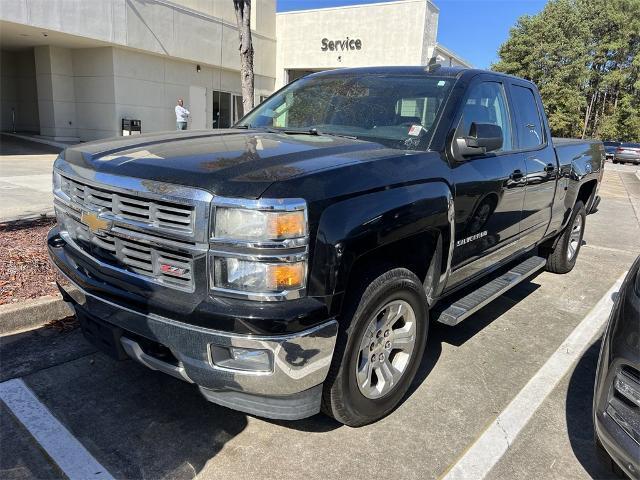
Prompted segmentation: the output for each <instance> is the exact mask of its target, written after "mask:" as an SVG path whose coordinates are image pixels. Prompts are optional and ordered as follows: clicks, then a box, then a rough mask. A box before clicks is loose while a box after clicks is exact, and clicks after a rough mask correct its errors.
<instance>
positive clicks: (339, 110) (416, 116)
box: [237, 73, 454, 150]
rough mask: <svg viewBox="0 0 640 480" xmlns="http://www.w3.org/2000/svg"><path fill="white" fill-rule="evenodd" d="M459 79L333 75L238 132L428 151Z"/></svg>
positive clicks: (269, 106) (276, 100)
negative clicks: (325, 137)
mask: <svg viewBox="0 0 640 480" xmlns="http://www.w3.org/2000/svg"><path fill="white" fill-rule="evenodd" d="M453 81H454V79H453V78H448V77H432V76H430V75H426V74H424V75H375V74H338V73H335V74H331V75H324V76H318V77H313V76H311V77H307V78H302V79H300V80H298V81H296V82H294V83H292V84H291V85H289V86H288V87H286V88H284V89H283V90H281V91H280V92H279V93H277V94H275V95H274V96H272V97H271V98H269V99H268V100H266V101H265V102H264V103H262V104H261V105H259V106H258V107H257V108H256V109H255V110H253V111H252V112H251V113H249V114H248V115H247V116H246V117H245V118H243V119H242V121H240V122H239V123H238V125H237V126H244V127H248V128H261V127H262V128H268V129H278V130H283V131H285V132H287V133H309V131H310V130H311V131H312V133H315V131H317V132H318V134H320V135H322V134H327V135H343V136H348V137H353V138H358V139H363V140H372V141H376V142H379V143H382V144H384V145H386V146H389V147H392V148H401V149H410V150H414V149H419V148H425V143H426V141H425V140H426V139H428V138H429V137H430V133H431V129H432V127H433V126H434V124H435V121H436V118H437V117H438V115H439V111H440V107H441V105H442V104H443V102H444V100H445V99H446V96H447V94H448V93H449V90H450V88H451V85H452V84H453Z"/></svg>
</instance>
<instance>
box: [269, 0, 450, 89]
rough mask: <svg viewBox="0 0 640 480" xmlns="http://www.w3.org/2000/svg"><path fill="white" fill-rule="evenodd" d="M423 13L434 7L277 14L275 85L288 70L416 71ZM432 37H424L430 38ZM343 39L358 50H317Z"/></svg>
mask: <svg viewBox="0 0 640 480" xmlns="http://www.w3.org/2000/svg"><path fill="white" fill-rule="evenodd" d="M428 9H429V10H431V9H435V7H434V6H433V5H432V4H431V3H429V2H428V1H427V0H403V1H397V2H385V3H375V4H366V5H352V6H348V7H336V8H323V9H317V10H301V11H294V12H286V13H278V14H276V32H277V37H278V45H277V47H278V53H277V60H276V64H277V66H276V84H277V85H278V86H280V85H283V84H284V83H285V70H288V69H300V70H314V69H319V70H320V69H329V68H340V67H360V66H375V65H419V64H420V63H421V60H422V52H423V38H424V37H425V18H426V16H427V11H428ZM436 12H437V10H436ZM429 26H430V24H427V25H426V28H429ZM435 34H436V32H435V31H434V32H428V33H427V36H428V37H429V38H431V37H433V38H435ZM347 37H349V38H350V39H360V40H361V42H362V48H361V49H360V50H338V51H331V50H326V51H322V50H321V46H322V45H321V41H322V39H323V38H327V39H329V40H344V39H346V38H347Z"/></svg>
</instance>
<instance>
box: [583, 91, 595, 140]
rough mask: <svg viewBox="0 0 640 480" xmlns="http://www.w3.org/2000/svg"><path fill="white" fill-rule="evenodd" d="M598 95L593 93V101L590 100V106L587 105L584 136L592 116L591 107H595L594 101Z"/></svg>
mask: <svg viewBox="0 0 640 480" xmlns="http://www.w3.org/2000/svg"><path fill="white" fill-rule="evenodd" d="M595 98H596V95H595V93H593V94H592V95H591V102H589V106H588V107H587V113H586V115H585V116H584V126H583V128H582V138H584V137H585V135H586V134H587V127H588V126H589V119H590V118H591V109H592V108H593V101H594V100H595Z"/></svg>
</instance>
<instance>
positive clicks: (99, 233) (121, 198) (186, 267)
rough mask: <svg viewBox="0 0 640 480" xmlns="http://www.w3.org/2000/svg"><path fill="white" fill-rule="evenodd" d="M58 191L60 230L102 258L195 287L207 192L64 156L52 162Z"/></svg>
mask: <svg viewBox="0 0 640 480" xmlns="http://www.w3.org/2000/svg"><path fill="white" fill-rule="evenodd" d="M53 191H54V196H55V200H54V204H55V207H56V216H57V219H58V225H59V228H60V234H61V236H62V237H63V238H64V239H65V240H67V242H68V243H70V244H71V245H73V246H75V247H76V248H77V249H78V250H80V251H82V252H84V254H85V255H87V256H89V257H90V258H91V259H93V260H94V261H95V262H96V263H97V264H98V265H99V266H101V267H103V266H105V267H107V266H108V267H110V268H115V269H118V270H121V271H123V272H128V273H130V274H132V275H136V276H139V277H143V278H146V279H148V280H150V281H152V282H154V283H158V284H162V285H165V286H168V287H172V288H177V289H181V290H186V291H194V290H195V272H194V268H195V267H196V266H197V264H198V262H197V260H198V259H199V258H204V257H205V256H206V254H207V250H208V248H209V243H208V238H209V215H210V213H209V212H210V209H211V199H212V198H213V196H212V195H211V194H210V193H208V192H206V191H203V190H199V189H194V188H190V187H183V186H180V185H172V184H166V183H161V182H156V181H153V180H143V179H136V178H129V177H120V176H117V175H111V174H106V173H99V172H95V171H93V170H89V169H86V168H84V167H79V166H76V165H71V164H69V163H67V162H66V161H64V160H63V159H58V160H56V163H55V165H54V186H53ZM202 263H203V264H206V262H202Z"/></svg>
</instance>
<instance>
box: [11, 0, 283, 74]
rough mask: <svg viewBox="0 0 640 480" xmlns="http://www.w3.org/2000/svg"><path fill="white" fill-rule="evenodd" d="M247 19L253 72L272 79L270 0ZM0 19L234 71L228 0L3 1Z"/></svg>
mask: <svg viewBox="0 0 640 480" xmlns="http://www.w3.org/2000/svg"><path fill="white" fill-rule="evenodd" d="M190 7H193V8H190ZM252 16H253V17H254V18H255V22H254V25H253V27H254V32H253V41H254V49H255V51H256V62H255V65H254V68H255V72H256V74H258V75H262V76H268V77H275V53H276V46H275V44H276V40H275V26H274V20H273V19H274V18H275V0H257V1H256V2H255V7H254V13H253V15H252ZM270 18H271V20H269V19H270ZM0 20H4V21H8V22H13V23H19V24H24V25H29V26H33V27H38V28H42V29H46V30H52V31H55V32H64V33H66V34H71V35H75V36H77V37H80V38H82V39H92V40H95V41H97V42H105V44H112V45H116V46H123V47H129V48H133V49H138V50H143V51H146V52H149V53H155V54H158V55H163V56H168V57H173V58H177V59H182V60H191V61H193V62H196V63H205V64H209V65H216V66H221V67H222V68H226V69H232V70H238V69H239V67H240V60H239V55H238V31H237V28H236V27H235V25H236V20H235V13H234V10H233V2H232V1H231V0H180V1H175V2H171V1H168V0H15V1H14V0H7V1H5V0H3V1H0ZM221 58H222V63H220V60H221Z"/></svg>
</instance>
